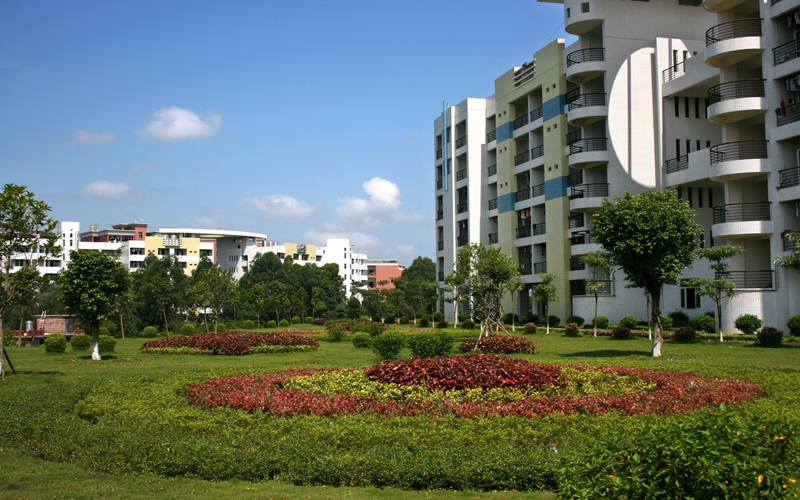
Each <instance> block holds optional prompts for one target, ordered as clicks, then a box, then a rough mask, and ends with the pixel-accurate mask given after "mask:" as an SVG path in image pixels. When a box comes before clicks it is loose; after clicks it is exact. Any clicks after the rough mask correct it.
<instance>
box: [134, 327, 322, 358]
mask: <svg viewBox="0 0 800 500" xmlns="http://www.w3.org/2000/svg"><path fill="white" fill-rule="evenodd" d="M260 345H285V346H295V345H308V346H311V347H312V348H314V349H316V348H317V347H319V342H317V341H316V340H314V339H310V338H308V337H304V336H302V335H295V334H294V333H292V332H289V331H286V330H283V331H278V332H226V333H218V334H216V335H215V334H213V333H203V334H198V335H187V336H185V337H172V338H169V339H158V340H151V341H150V342H145V343H144V344H142V347H141V350H142V351H144V352H158V350H159V349H163V348H179V347H188V348H191V349H199V350H201V351H211V353H212V354H228V355H242V354H248V353H249V351H250V348H252V347H256V346H260Z"/></svg>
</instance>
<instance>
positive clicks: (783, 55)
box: [772, 40, 800, 66]
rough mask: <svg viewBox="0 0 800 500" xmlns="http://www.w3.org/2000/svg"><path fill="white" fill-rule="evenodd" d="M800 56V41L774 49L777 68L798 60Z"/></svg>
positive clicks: (773, 54) (773, 53)
mask: <svg viewBox="0 0 800 500" xmlns="http://www.w3.org/2000/svg"><path fill="white" fill-rule="evenodd" d="M798 56H800V40H792V41H791V42H787V43H784V44H782V45H778V46H777V47H775V48H774V49H772V59H773V61H774V63H775V66H777V65H779V64H783V63H785V62H789V61H792V60H794V59H797V57H798Z"/></svg>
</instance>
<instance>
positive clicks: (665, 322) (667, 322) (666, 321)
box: [661, 316, 675, 329]
mask: <svg viewBox="0 0 800 500" xmlns="http://www.w3.org/2000/svg"><path fill="white" fill-rule="evenodd" d="M673 321H675V320H673V319H672V318H670V317H669V316H661V325H662V326H663V327H664V328H665V329H669V328H672V323H673Z"/></svg>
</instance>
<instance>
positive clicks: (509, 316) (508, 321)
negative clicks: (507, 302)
mask: <svg viewBox="0 0 800 500" xmlns="http://www.w3.org/2000/svg"><path fill="white" fill-rule="evenodd" d="M518 322H519V316H517V315H516V314H514V313H510V312H509V313H505V314H504V315H503V324H504V325H515V324H517V323H518Z"/></svg>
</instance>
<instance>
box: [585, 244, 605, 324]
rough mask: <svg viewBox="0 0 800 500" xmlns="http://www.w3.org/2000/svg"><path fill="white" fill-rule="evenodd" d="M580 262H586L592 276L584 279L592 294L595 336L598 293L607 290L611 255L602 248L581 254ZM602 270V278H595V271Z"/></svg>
mask: <svg viewBox="0 0 800 500" xmlns="http://www.w3.org/2000/svg"><path fill="white" fill-rule="evenodd" d="M579 260H580V261H581V263H583V264H586V266H587V267H588V268H589V272H591V273H592V277H591V278H590V279H588V280H586V289H587V290H589V291H590V292H591V293H592V295H593V296H594V319H593V320H592V323H594V336H595V337H597V306H598V302H599V295H600V293H601V292H603V291H606V292H607V291H608V289H607V288H608V285H607V281H608V268H609V267H611V255H610V254H609V253H608V252H606V251H604V250H597V251H594V252H589V253H587V254H586V255H582V256H581V258H580V259H579ZM600 272H602V273H603V275H602V278H603V279H597V273H600Z"/></svg>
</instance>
